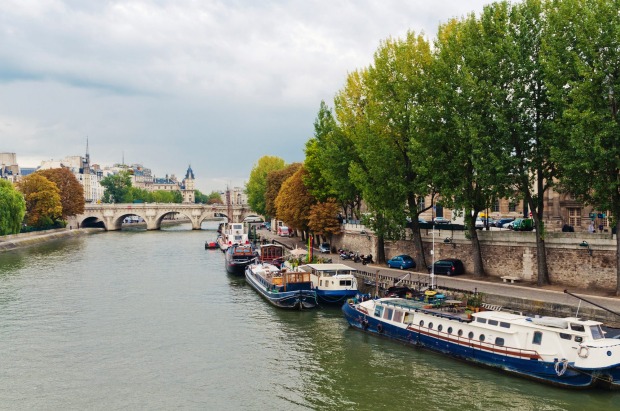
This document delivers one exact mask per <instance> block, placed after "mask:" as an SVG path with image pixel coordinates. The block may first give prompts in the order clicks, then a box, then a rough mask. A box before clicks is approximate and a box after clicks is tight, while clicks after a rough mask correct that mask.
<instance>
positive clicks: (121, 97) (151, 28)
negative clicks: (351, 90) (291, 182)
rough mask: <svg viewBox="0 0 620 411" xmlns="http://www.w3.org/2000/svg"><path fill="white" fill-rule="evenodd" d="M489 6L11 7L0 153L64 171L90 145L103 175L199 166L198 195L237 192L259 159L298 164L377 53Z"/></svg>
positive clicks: (6, 14) (4, 35) (133, 0)
mask: <svg viewBox="0 0 620 411" xmlns="http://www.w3.org/2000/svg"><path fill="white" fill-rule="evenodd" d="M482 4H483V2H482V1H480V0H475V1H469V2H463V1H458V0H449V1H436V2H428V1H421V0H415V1H414V0H409V1H402V0H401V1H399V0H384V1H373V0H359V1H352V0H351V1H341V2H332V1H327V0H306V1H304V0H281V1H275V0H272V1H259V2H255V1H244V0H232V1H223V0H220V1H216V0H211V1H207V0H203V1H195V0H169V1H167V0H151V1H147V0H141V1H140V0H129V1H121V0H117V1H97V0H94V1H81V0H80V1H78V0H71V1H70V0H65V1H62V0H39V1H28V2H24V1H21V0H9V1H4V2H1V3H0V39H1V40H2V44H3V46H2V47H0V61H2V65H0V112H1V113H2V118H0V151H11V152H13V151H14V152H16V153H17V155H18V160H19V159H25V158H33V159H34V158H39V157H40V158H41V159H49V158H60V157H64V156H66V155H76V154H80V153H83V151H84V148H85V140H86V137H87V136H88V137H89V140H90V147H91V158H92V159H93V161H95V162H98V163H101V164H109V163H112V162H118V161H120V160H121V158H122V153H125V158H126V161H128V162H140V163H143V164H144V165H145V166H147V167H150V168H152V169H153V170H155V171H156V173H157V174H158V175H163V174H166V173H175V174H177V175H181V174H183V173H184V171H185V169H186V167H187V164H188V163H190V162H191V164H192V168H193V169H194V171H195V173H196V177H197V179H198V183H199V188H201V189H203V190H211V189H216V188H218V187H207V186H208V185H210V184H212V183H206V182H207V181H211V182H221V181H229V182H228V183H227V184H241V183H242V182H243V180H245V179H246V178H247V176H248V175H249V170H250V169H251V167H252V165H253V164H254V163H255V162H256V160H257V159H258V158H259V157H260V156H261V155H264V154H273V155H279V156H281V157H283V158H284V159H285V160H286V161H288V162H292V161H299V160H302V159H303V147H304V143H305V142H306V140H307V139H308V138H309V137H310V136H311V134H312V132H313V121H314V118H315V116H316V112H317V111H318V108H319V104H320V101H321V100H326V101H327V102H328V103H331V101H332V99H333V96H334V95H335V94H336V92H337V91H338V89H339V88H341V87H342V85H343V84H344V81H345V78H346V75H347V73H348V72H351V71H353V70H355V69H357V68H360V67H363V66H366V65H368V64H369V63H370V62H371V60H372V55H373V53H374V51H375V50H376V48H377V47H378V45H379V43H380V41H382V40H384V39H385V38H387V37H389V36H393V37H400V36H403V35H404V34H405V33H406V31H407V30H414V31H416V32H421V31H424V32H425V33H426V34H427V35H428V36H432V35H433V34H434V32H435V31H436V29H437V26H438V23H439V22H442V21H443V22H445V21H447V20H448V19H449V18H451V17H453V16H457V15H463V14H465V13H467V12H470V11H480V10H481V8H482ZM228 153H234V154H235V157H236V160H235V161H234V162H232V161H231V160H230V159H225V158H226V157H227V155H228ZM201 179H204V181H205V182H204V183H203V182H202V181H201ZM233 181H234V182H233ZM201 184H202V185H201ZM220 188H221V187H220Z"/></svg>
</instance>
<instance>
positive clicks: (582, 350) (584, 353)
mask: <svg viewBox="0 0 620 411" xmlns="http://www.w3.org/2000/svg"><path fill="white" fill-rule="evenodd" d="M577 355H578V356H580V357H581V358H588V355H590V349H589V348H588V346H587V345H580V346H579V351H577Z"/></svg>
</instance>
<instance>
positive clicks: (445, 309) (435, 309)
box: [382, 298, 472, 322]
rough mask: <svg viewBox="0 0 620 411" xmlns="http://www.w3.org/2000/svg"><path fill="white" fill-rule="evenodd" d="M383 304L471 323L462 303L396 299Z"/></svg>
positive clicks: (384, 301) (385, 301)
mask: <svg viewBox="0 0 620 411" xmlns="http://www.w3.org/2000/svg"><path fill="white" fill-rule="evenodd" d="M382 302H383V304H386V305H393V306H395V307H399V308H402V309H406V310H407V309H408V310H414V311H421V312H424V313H427V314H431V315H434V316H436V317H441V318H448V319H452V320H458V321H460V322H471V321H472V319H471V318H470V316H469V315H468V314H467V313H465V306H464V305H463V304H462V302H461V301H457V300H444V301H441V302H435V303H430V302H425V301H419V300H412V299H405V298H394V299H391V300H383V301H382Z"/></svg>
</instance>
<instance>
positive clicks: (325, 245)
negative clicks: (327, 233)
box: [319, 243, 331, 253]
mask: <svg viewBox="0 0 620 411" xmlns="http://www.w3.org/2000/svg"><path fill="white" fill-rule="evenodd" d="M319 251H320V252H322V253H329V252H330V251H331V250H330V247H329V243H323V244H321V245H320V246H319Z"/></svg>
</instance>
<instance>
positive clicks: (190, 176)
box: [181, 164, 196, 203]
mask: <svg viewBox="0 0 620 411" xmlns="http://www.w3.org/2000/svg"><path fill="white" fill-rule="evenodd" d="M195 190H196V188H195V184H194V171H193V170H192V166H191V164H190V165H189V167H188V168H187V172H186V173H185V178H184V179H183V181H181V193H182V194H183V203H195V202H196V193H195Z"/></svg>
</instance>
